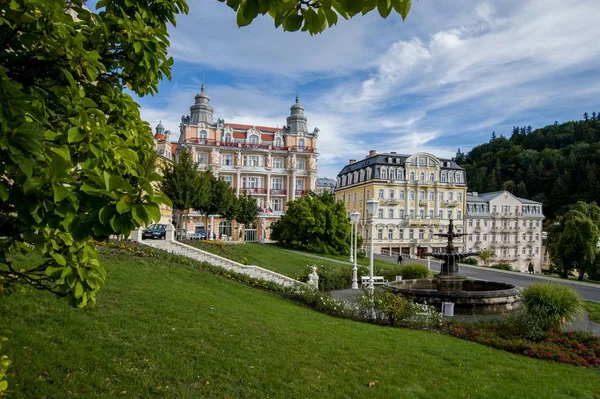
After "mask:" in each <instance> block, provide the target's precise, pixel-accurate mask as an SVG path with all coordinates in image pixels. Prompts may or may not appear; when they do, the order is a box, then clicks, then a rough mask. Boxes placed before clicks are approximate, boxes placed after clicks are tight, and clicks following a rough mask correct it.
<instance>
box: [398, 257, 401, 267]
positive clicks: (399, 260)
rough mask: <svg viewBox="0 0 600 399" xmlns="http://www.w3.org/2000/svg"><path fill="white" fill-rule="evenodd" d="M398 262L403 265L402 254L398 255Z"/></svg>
mask: <svg viewBox="0 0 600 399" xmlns="http://www.w3.org/2000/svg"><path fill="white" fill-rule="evenodd" d="M398 264H399V265H401V264H402V255H398Z"/></svg>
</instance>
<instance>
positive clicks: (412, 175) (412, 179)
mask: <svg viewBox="0 0 600 399" xmlns="http://www.w3.org/2000/svg"><path fill="white" fill-rule="evenodd" d="M410 180H411V181H414V180H415V172H410Z"/></svg>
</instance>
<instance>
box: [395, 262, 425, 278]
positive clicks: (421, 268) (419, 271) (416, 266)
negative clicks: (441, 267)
mask: <svg viewBox="0 0 600 399" xmlns="http://www.w3.org/2000/svg"><path fill="white" fill-rule="evenodd" d="M400 275H401V276H402V278H403V279H404V280H412V279H419V278H428V277H429V269H428V268H427V266H425V265H422V264H420V263H409V264H408V265H404V266H402V267H400Z"/></svg>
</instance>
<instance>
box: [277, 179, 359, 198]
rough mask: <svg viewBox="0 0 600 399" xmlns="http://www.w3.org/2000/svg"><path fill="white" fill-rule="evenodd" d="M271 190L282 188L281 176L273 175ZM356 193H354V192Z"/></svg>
mask: <svg viewBox="0 0 600 399" xmlns="http://www.w3.org/2000/svg"><path fill="white" fill-rule="evenodd" d="M272 184H273V190H283V178H282V177H274V178H273V180H272ZM354 195H356V194H354Z"/></svg>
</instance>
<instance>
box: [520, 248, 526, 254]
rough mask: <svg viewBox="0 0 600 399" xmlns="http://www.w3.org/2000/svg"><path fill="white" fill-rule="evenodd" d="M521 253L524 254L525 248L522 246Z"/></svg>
mask: <svg viewBox="0 0 600 399" xmlns="http://www.w3.org/2000/svg"><path fill="white" fill-rule="evenodd" d="M521 253H522V254H523V255H525V248H524V247H523V250H522V251H521Z"/></svg>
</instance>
